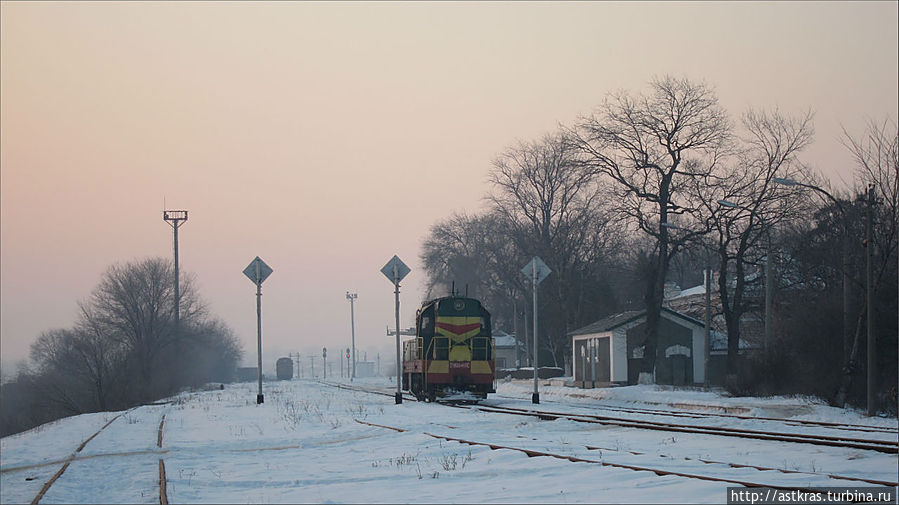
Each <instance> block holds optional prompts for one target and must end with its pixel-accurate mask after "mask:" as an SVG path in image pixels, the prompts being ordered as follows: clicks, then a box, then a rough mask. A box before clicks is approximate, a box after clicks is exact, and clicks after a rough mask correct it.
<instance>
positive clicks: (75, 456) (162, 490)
mask: <svg viewBox="0 0 899 505" xmlns="http://www.w3.org/2000/svg"><path fill="white" fill-rule="evenodd" d="M135 408H138V407H135ZM135 408H132V409H128V410H127V411H125V412H122V413H120V414H118V415H116V416H115V417H113V418H112V419H110V420H109V421H108V422H107V423H106V424H104V425H103V426H102V427H101V428H100V429H99V430H97V431H96V432H94V434H93V435H91V436H90V437H88V438H87V439H86V440H84V441H83V442H81V444H80V445H79V446H78V447H77V448H76V449H75V451H74V452H73V453H72V454H71V455H69V457H67V458H66V459H64V460H62V461H51V462H47V463H41V464H37V465H27V466H22V467H13V468H7V469H4V472H8V471H19V470H24V469H27V468H37V467H43V466H47V465H51V464H59V463H62V467H60V469H59V470H58V471H57V472H56V473H55V474H53V476H52V477H51V478H50V479H49V480H48V481H47V482H45V483H44V485H43V486H42V487H41V489H40V491H38V493H37V495H36V496H35V497H34V499H33V500H31V505H36V504H38V503H40V501H41V499H42V498H43V497H44V495H45V494H46V493H47V491H49V490H50V487H51V486H53V484H54V483H55V482H56V481H57V480H59V478H60V477H61V476H62V475H63V473H65V471H66V470H67V469H68V468H69V465H71V464H72V463H73V462H76V461H80V460H83V459H93V458H100V457H115V456H135V455H141V454H154V453H158V452H164V451H158V450H157V451H130V452H122V453H105V454H93V455H87V456H79V454H80V453H81V451H82V450H83V449H84V447H85V446H87V444H88V443H89V442H90V441H91V440H93V439H95V438H96V437H97V436H98V435H100V433H102V432H103V430H105V429H106V428H108V427H109V426H110V425H111V424H112V423H113V422H115V421H116V420H117V419H119V418H120V417H122V416H124V415H125V414H128V413H130V412H132V411H133V410H135ZM164 424H165V414H163V415H162V419H161V420H160V421H159V429H158V431H157V436H156V446H157V448H158V449H162V440H163V436H162V435H163V426H164ZM159 503H160V504H161V505H168V496H167V495H166V479H165V462H164V461H163V459H162V458H159Z"/></svg>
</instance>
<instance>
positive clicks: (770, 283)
mask: <svg viewBox="0 0 899 505" xmlns="http://www.w3.org/2000/svg"><path fill="white" fill-rule="evenodd" d="M765 233H766V234H767V236H768V250H767V252H766V253H765V352H766V353H767V352H768V344H769V343H770V342H771V305H772V298H773V296H772V293H773V290H774V278H773V277H772V275H771V261H772V258H771V231H770V230H768V227H767V226H766V227H765Z"/></svg>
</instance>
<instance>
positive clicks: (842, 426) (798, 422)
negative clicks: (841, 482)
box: [497, 395, 897, 434]
mask: <svg viewBox="0 0 899 505" xmlns="http://www.w3.org/2000/svg"><path fill="white" fill-rule="evenodd" d="M497 398H507V399H512V400H521V398H518V397H514V396H505V395H497ZM571 406H572V407H582V405H571ZM590 408H591V409H595V410H603V411H609V412H624V413H632V414H648V415H655V416H663V417H685V418H694V419H703V418H707V419H715V418H724V419H742V420H752V421H774V422H780V423H784V424H786V425H791V426H818V427H822V428H829V429H834V430H844V431H855V432H870V433H887V434H896V433H897V431H896V429H894V428H888V427H882V426H867V425H862V424H850V423H836V422H828V421H814V420H810V419H783V418H777V417H763V416H745V415H739V414H726V413H715V412H697V411H670V410H661V409H648V408H641V407H612V406H606V405H595V406H594V405H591V406H590Z"/></svg>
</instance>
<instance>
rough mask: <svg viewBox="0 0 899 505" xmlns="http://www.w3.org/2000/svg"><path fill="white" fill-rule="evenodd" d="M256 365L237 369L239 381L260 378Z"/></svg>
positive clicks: (250, 380)
mask: <svg viewBox="0 0 899 505" xmlns="http://www.w3.org/2000/svg"><path fill="white" fill-rule="evenodd" d="M257 370H259V369H258V368H256V367H240V368H238V369H237V382H252V381H255V380H258V379H259V375H258V372H257Z"/></svg>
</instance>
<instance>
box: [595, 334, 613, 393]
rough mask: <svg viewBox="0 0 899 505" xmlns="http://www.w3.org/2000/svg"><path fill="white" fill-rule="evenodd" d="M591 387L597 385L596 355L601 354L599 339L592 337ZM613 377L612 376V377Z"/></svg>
mask: <svg viewBox="0 0 899 505" xmlns="http://www.w3.org/2000/svg"><path fill="white" fill-rule="evenodd" d="M590 351H591V352H590V382H591V385H590V387H592V388H595V387H596V356H597V355H598V354H599V340H598V339H595V338H594V339H592V340H591V341H590ZM610 379H611V377H610Z"/></svg>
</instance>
